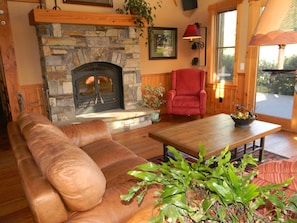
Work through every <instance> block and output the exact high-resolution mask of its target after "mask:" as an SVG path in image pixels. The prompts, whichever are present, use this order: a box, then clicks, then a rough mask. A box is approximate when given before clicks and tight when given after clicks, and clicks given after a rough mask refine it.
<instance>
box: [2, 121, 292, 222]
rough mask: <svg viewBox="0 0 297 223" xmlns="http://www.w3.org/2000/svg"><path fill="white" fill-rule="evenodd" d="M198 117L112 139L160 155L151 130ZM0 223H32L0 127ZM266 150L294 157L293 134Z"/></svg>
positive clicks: (270, 140)
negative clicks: (150, 136)
mask: <svg viewBox="0 0 297 223" xmlns="http://www.w3.org/2000/svg"><path fill="white" fill-rule="evenodd" d="M197 118H199V117H198V116H197V117H195V116H190V117H184V116H162V119H161V122H159V123H154V124H153V125H151V126H148V127H145V128H140V129H136V130H131V131H127V132H122V133H117V134H114V135H113V139H114V140H116V141H118V142H119V143H121V144H123V145H125V146H127V147H128V148H129V149H131V150H132V151H133V152H135V153H136V154H138V155H139V156H142V157H144V158H152V157H155V156H159V155H161V154H162V153H163V147H162V144H161V143H159V142H157V141H155V140H153V139H151V138H149V137H148V132H149V131H153V130H155V129H158V128H161V127H166V126H171V125H176V124H178V123H182V122H186V121H191V120H195V119H197ZM0 127H1V128H0V223H33V222H34V221H33V218H32V215H31V212H30V210H29V208H28V205H27V201H26V199H25V195H24V192H23V190H22V186H21V181H20V178H19V175H18V171H17V166H16V163H15V159H14V155H13V152H12V151H11V149H10V148H9V142H8V138H7V134H6V129H5V126H3V125H1V126H0ZM265 149H266V150H269V151H270V152H273V153H277V154H280V155H283V156H286V157H291V156H294V155H297V133H292V132H286V131H280V132H278V133H275V134H273V135H270V136H268V137H266V147H265Z"/></svg>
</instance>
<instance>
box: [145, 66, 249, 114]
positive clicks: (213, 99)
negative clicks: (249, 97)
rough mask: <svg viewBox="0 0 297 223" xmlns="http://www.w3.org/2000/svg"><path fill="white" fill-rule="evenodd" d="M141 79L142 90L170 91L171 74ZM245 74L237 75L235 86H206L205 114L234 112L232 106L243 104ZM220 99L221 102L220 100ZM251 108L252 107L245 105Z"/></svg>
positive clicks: (164, 107) (154, 75)
mask: <svg viewBox="0 0 297 223" xmlns="http://www.w3.org/2000/svg"><path fill="white" fill-rule="evenodd" d="M141 77H142V89H143V88H144V86H146V85H150V86H153V87H156V86H159V85H162V86H164V87H165V89H166V92H167V91H168V90H170V89H171V72H170V73H158V74H144V75H142V76H141ZM244 81H245V74H244V73H239V74H238V78H237V83H238V84H237V85H234V84H233V85H230V84H206V86H205V90H206V92H207V111H206V112H207V114H218V113H227V114H228V113H231V112H234V109H235V108H234V104H243V101H244ZM220 98H221V100H220ZM247 106H248V107H249V108H252V107H253V106H252V105H247ZM166 111H167V109H166V105H163V107H162V109H161V113H163V114H164V113H166Z"/></svg>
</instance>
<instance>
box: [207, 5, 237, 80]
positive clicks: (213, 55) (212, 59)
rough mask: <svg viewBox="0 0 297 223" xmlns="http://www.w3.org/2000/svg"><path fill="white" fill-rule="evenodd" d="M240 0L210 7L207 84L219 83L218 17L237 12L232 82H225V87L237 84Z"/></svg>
mask: <svg viewBox="0 0 297 223" xmlns="http://www.w3.org/2000/svg"><path fill="white" fill-rule="evenodd" d="M241 2H242V0H226V1H223V2H220V3H216V4H213V5H210V6H209V7H208V11H209V40H208V43H209V44H208V47H209V48H208V63H207V64H208V66H207V67H208V71H209V75H208V77H207V78H208V80H207V82H208V83H220V81H218V77H217V73H216V72H217V62H218V61H217V58H218V57H217V52H218V51H217V41H218V15H219V13H222V12H227V11H233V10H236V11H237V19H236V24H237V25H236V37H235V54H234V68H233V81H226V82H225V83H224V84H225V85H237V82H238V74H237V67H238V39H239V27H238V24H239V20H240V17H241V9H240V7H238V5H239V3H241Z"/></svg>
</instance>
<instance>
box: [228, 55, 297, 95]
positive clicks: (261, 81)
mask: <svg viewBox="0 0 297 223" xmlns="http://www.w3.org/2000/svg"><path fill="white" fill-rule="evenodd" d="M223 65H224V67H225V73H230V74H233V66H234V57H233V56H231V55H223ZM265 69H276V65H275V64H274V63H271V62H269V61H266V60H260V61H259V64H258V74H257V92H262V93H271V94H281V95H294V85H295V81H296V77H295V73H293V72H292V73H282V74H278V75H276V76H275V78H271V75H270V72H264V71H263V70H265ZM284 69H286V70H290V69H292V70H294V69H297V55H293V56H291V57H286V58H285V62H284ZM232 77H233V76H232ZM232 77H231V78H232Z"/></svg>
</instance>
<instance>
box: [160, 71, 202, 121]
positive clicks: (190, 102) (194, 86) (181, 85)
mask: <svg viewBox="0 0 297 223" xmlns="http://www.w3.org/2000/svg"><path fill="white" fill-rule="evenodd" d="M206 98H207V95H206V91H205V71H204V70H199V69H195V68H186V69H179V70H173V71H172V90H169V91H168V92H167V94H166V100H167V102H166V103H167V112H168V114H176V115H198V114H200V115H201V117H203V115H204V114H205V113H206Z"/></svg>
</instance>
